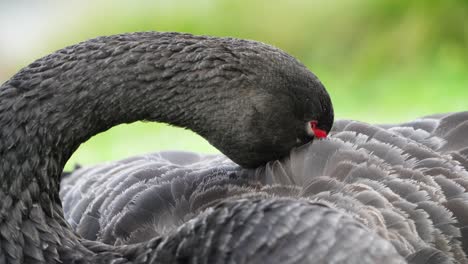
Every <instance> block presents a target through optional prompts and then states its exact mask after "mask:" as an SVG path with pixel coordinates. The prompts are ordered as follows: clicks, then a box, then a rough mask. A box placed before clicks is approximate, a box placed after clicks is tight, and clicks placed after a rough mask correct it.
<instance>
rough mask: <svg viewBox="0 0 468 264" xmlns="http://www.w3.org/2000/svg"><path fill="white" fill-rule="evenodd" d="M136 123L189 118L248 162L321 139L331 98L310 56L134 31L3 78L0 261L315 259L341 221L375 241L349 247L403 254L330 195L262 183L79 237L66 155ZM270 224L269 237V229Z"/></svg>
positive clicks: (186, 122) (369, 254)
mask: <svg viewBox="0 0 468 264" xmlns="http://www.w3.org/2000/svg"><path fill="white" fill-rule="evenodd" d="M137 120H148V121H160V122H166V123H169V124H172V125H175V126H180V127H185V128H189V129H191V130H193V131H195V132H196V133H198V134H200V135H202V136H203V137H205V138H206V139H207V140H208V141H209V142H210V143H211V144H212V145H213V146H215V147H217V148H218V149H219V150H220V151H221V152H223V153H224V154H225V155H226V156H227V157H229V159H230V160H232V162H235V163H236V164H238V165H235V166H236V171H239V168H241V167H240V166H242V167H243V168H246V169H243V170H245V171H246V173H247V172H249V171H252V169H248V168H256V167H258V166H261V165H263V164H265V163H266V162H268V161H270V160H276V159H279V158H282V157H285V156H287V155H288V153H289V151H290V150H291V149H292V148H293V147H295V146H299V145H302V144H304V143H306V142H308V141H310V140H311V139H312V138H314V137H323V136H325V134H326V133H327V132H329V130H330V129H331V126H332V124H333V108H332V104H331V101H330V97H329V95H328V93H327V92H326V90H325V88H324V87H323V85H322V84H321V83H320V81H319V80H318V79H317V77H316V76H315V75H313V74H312V73H311V72H310V71H309V70H307V68H306V67H305V66H303V65H302V64H301V63H300V62H298V61H297V60H296V59H294V58H293V57H291V56H289V55H288V54H286V53H284V52H283V51H281V50H279V49H276V48H274V47H271V46H269V45H266V44H262V43H259V42H254V41H247V40H239V39H233V38H214V37H206V36H193V35H190V34H180V33H159V32H142V33H127V34H120V35H114V36H106V37H98V38H95V39H92V40H88V41H85V42H82V43H79V44H76V45H73V46H70V47H67V48H64V49H61V50H59V51H57V52H55V53H52V54H50V55H48V56H45V57H43V58H41V59H39V60H37V61H35V62H33V63H32V64H30V65H29V66H27V67H25V68H23V69H22V70H20V71H19V72H18V73H17V74H15V75H14V76H13V77H12V78H11V79H9V80H8V81H6V82H5V83H4V84H2V85H1V87H0V124H1V126H0V159H1V161H0V164H1V165H0V166H1V167H0V182H1V185H2V186H1V189H0V200H1V201H2V202H1V203H0V263H224V262H232V263H252V262H257V263H261V262H264V263H272V262H279V261H281V262H283V263H298V262H302V263H307V262H311V261H313V260H314V259H317V257H316V256H314V255H313V254H311V251H310V250H312V249H315V248H317V247H316V246H317V245H320V244H321V242H322V241H325V240H330V239H331V238H333V237H332V236H330V232H336V231H337V230H338V232H339V230H342V232H343V233H346V234H351V235H352V234H354V236H353V237H354V239H359V240H362V241H367V245H369V246H370V247H362V248H360V249H356V250H354V251H353V252H354V253H356V252H358V253H362V254H361V255H362V256H366V257H365V259H367V262H369V263H371V262H373V261H375V260H387V259H395V258H394V256H396V251H395V250H394V248H393V247H392V245H391V244H390V243H388V242H387V241H386V240H384V239H382V238H381V237H379V236H378V235H377V234H375V233H373V232H371V231H370V230H369V229H368V228H366V227H365V226H364V225H362V224H360V223H359V222H357V221H355V220H354V219H353V218H352V217H351V216H347V215H345V214H343V213H341V212H339V211H338V210H335V209H333V208H330V207H329V206H327V205H326V204H325V203H321V202H318V201H315V202H314V201H310V200H307V199H294V198H288V197H284V198H277V197H269V196H267V195H266V194H262V193H259V194H258V195H256V194H253V195H251V196H249V197H246V196H245V197H241V198H240V199H237V200H226V201H223V202H221V203H218V204H216V205H213V206H212V207H207V208H206V210H204V211H203V213H202V214H200V215H199V216H197V217H196V218H193V219H191V220H189V221H186V222H184V223H183V224H182V225H181V226H180V227H178V229H177V230H176V231H174V232H168V233H163V234H161V236H157V237H153V238H151V239H149V240H147V241H144V242H140V243H135V244H129V245H109V244H105V243H102V242H100V241H93V240H90V239H86V238H84V237H82V236H81V235H79V234H78V233H77V232H74V231H73V230H72V228H71V227H70V225H69V224H68V222H67V221H66V220H65V218H64V215H63V209H62V205H61V201H60V197H59V189H60V178H61V173H62V171H63V167H64V164H65V163H66V161H67V160H68V158H69V157H70V155H71V154H72V153H73V152H74V151H75V150H76V148H77V147H78V146H79V145H80V144H81V143H82V142H84V141H86V140H87V139H88V138H90V137H91V136H93V135H94V134H96V133H99V132H101V131H104V130H106V129H109V128H110V127H112V126H114V125H117V124H120V123H130V122H134V121H137ZM232 164H233V163H231V165H232ZM239 165H240V166H239ZM220 166H221V168H220V169H221V170H222V166H224V165H222V164H220ZM207 169H209V168H207ZM211 170H212V171H216V170H218V165H217V164H216V163H214V164H212V167H211ZM221 174H222V172H221ZM247 174H248V173H247ZM231 177H233V178H235V177H236V174H232V175H231ZM207 180H208V181H209V180H210V179H207ZM182 184H183V183H182ZM82 187H83V188H86V187H85V186H82ZM177 187H183V185H179V186H177V184H175V185H174V188H177ZM174 190H175V189H174ZM181 191H183V190H181ZM288 211H290V212H291V213H293V214H296V215H297V216H300V221H298V220H297V219H296V220H295V221H291V219H290V218H289V217H287V215H285V214H284V212H288ZM330 223H333V225H334V226H335V229H330V231H328V230H329V229H328V228H327V227H328V225H330ZM219 226H223V227H228V228H230V229H231V231H232V232H230V233H227V232H226V230H222V229H219ZM277 227H281V228H277ZM213 228H214V229H213ZM266 231H268V234H269V236H270V237H269V238H267V237H264V236H261V234H262V233H264V232H266ZM307 234H309V235H307ZM291 241H294V242H298V243H301V245H302V246H301V247H296V246H295V245H293V244H291ZM330 242H332V244H334V245H338V244H339V243H338V242H334V239H333V240H331V241H330ZM230 243H235V244H237V243H240V244H237V245H235V247H232V246H230V245H229V244H230ZM286 245H290V246H292V247H293V248H292V249H288V248H287V247H286ZM317 249H318V248H317ZM322 252H323V250H322ZM354 253H353V254H354ZM348 255H349V256H348ZM323 257H324V258H325V257H326V256H325V255H324V256H323ZM336 257H337V258H341V259H342V258H349V259H350V260H354V261H355V262H356V263H357V262H358V261H359V259H361V258H362V257H358V256H357V255H352V254H351V255H350V254H347V253H346V252H343V254H340V255H339V256H338V255H336ZM393 262H394V263H397V262H395V261H393ZM388 263H391V262H388Z"/></svg>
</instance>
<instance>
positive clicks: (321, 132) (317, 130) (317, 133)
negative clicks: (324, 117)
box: [312, 128, 327, 138]
mask: <svg viewBox="0 0 468 264" xmlns="http://www.w3.org/2000/svg"><path fill="white" fill-rule="evenodd" d="M312 131H314V134H315V137H316V138H326V137H327V132H326V131H325V130H322V129H320V128H312Z"/></svg>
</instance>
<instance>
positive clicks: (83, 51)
mask: <svg viewBox="0 0 468 264" xmlns="http://www.w3.org/2000/svg"><path fill="white" fill-rule="evenodd" d="M203 39H204V38H203V37H194V36H189V35H180V34H174V33H155V32H148V33H135V34H126V35H117V36H111V37H101V38H97V39H94V40H91V41H87V42H83V43H80V44H77V45H75V46H71V47H68V48H65V49H63V50H60V51H58V52H56V53H54V54H52V55H49V56H47V57H44V58H42V59H39V60H38V61H36V62H34V63H33V64H31V65H30V66H28V67H27V68H25V69H23V70H21V71H20V72H19V73H17V74H16V75H15V76H14V77H13V78H11V79H10V80H9V81H7V82H6V83H4V84H3V85H2V86H1V88H0V124H1V126H2V127H1V128H0V182H1V189H0V198H2V199H4V200H5V199H6V202H3V203H1V206H0V207H1V208H0V218H1V219H10V220H11V221H13V222H12V223H6V222H5V221H3V222H1V223H0V228H1V227H2V226H4V225H5V224H8V225H10V226H13V228H16V227H17V226H19V225H21V223H23V222H24V220H25V219H28V218H30V214H31V212H32V211H33V210H36V209H37V210H39V211H40V214H41V215H43V216H44V218H45V222H43V223H41V224H42V225H44V226H47V225H50V224H51V222H49V221H52V220H50V219H53V221H52V223H56V224H57V225H59V226H62V227H64V229H63V230H61V231H57V232H58V233H57V236H58V237H60V236H62V238H61V239H67V235H63V232H64V233H67V234H68V233H71V231H68V230H67V224H66V222H65V221H64V220H63V213H62V209H61V206H60V200H59V197H58V190H59V181H60V175H61V172H62V169H63V167H64V165H65V163H66V161H67V160H68V158H69V157H70V156H71V154H72V153H73V152H74V151H75V150H76V148H77V147H78V146H79V145H80V144H81V143H82V142H84V141H86V140H87V139H88V138H90V137H91V136H93V135H95V134H97V133H99V132H101V131H104V130H107V129H109V128H110V127H112V126H115V125H117V124H120V123H129V122H134V121H137V120H145V119H146V120H152V121H161V122H168V123H171V124H173V125H177V126H182V127H187V126H188V124H191V128H192V129H193V130H195V131H197V130H198V131H202V130H203V129H207V128H205V123H206V122H207V121H206V120H205V119H204V115H201V114H199V112H200V107H204V105H203V101H207V100H210V101H211V102H210V105H209V107H208V109H206V111H210V109H216V108H222V107H219V106H217V104H223V103H225V102H224V98H223V97H220V98H219V97H218V98H217V100H211V99H212V98H210V95H209V94H210V93H209V92H207V91H210V90H212V89H215V88H220V87H221V86H220V85H219V83H220V82H221V81H222V80H223V79H224V78H229V79H230V80H231V81H234V82H239V83H240V82H244V81H247V80H246V79H245V78H247V77H246V76H245V75H239V74H238V71H240V69H237V68H236V67H235V62H236V61H237V60H236V57H235V54H232V56H230V58H223V59H218V58H216V57H215V56H212V57H211V58H210V57H207V56H206V54H204V52H206V50H207V49H209V48H214V47H210V46H209V43H208V44H207V43H204V44H200V40H203ZM226 54H227V55H226ZM182 55H183V56H182ZM228 55H229V53H225V54H223V56H228ZM176 62H177V63H176ZM230 63H231V64H232V65H231V66H230ZM221 66H225V67H226V68H229V67H230V69H231V70H232V71H231V70H230V71H227V70H226V71H220V70H219V67H221ZM228 66H229V67H228ZM201 73H203V74H201ZM230 74H231V75H233V76H234V74H236V76H238V77H235V78H234V77H232V76H229V75H230ZM232 93H234V91H232ZM202 94H204V96H203V97H202ZM222 94H223V95H224V96H227V97H228V96H230V95H231V94H230V92H228V91H226V92H224V93H222ZM218 95H219V93H218ZM17 207H22V208H21V210H20V209H18V210H19V211H18V215H17V216H15V218H14V219H12V218H11V217H8V216H7V214H8V213H9V212H11V210H16V209H15V208H17ZM39 229H40V228H39ZM49 229H50V228H49ZM2 230H3V229H2ZM51 230H52V229H51ZM60 232H62V233H60ZM73 237H74V236H72V237H71V238H69V239H72V240H75V242H76V241H77V240H76V237H75V238H73ZM9 239H11V238H10V237H3V234H0V242H2V241H3V242H5V241H7V240H9ZM6 243H7V242H6ZM11 243H13V242H11ZM57 243H58V244H57V247H59V246H58V245H59V244H60V243H59V242H58V241H57ZM18 254H19V253H18ZM25 254H26V253H25Z"/></svg>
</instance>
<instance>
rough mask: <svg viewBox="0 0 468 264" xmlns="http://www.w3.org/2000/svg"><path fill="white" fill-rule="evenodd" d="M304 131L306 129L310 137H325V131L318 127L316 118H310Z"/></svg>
mask: <svg viewBox="0 0 468 264" xmlns="http://www.w3.org/2000/svg"><path fill="white" fill-rule="evenodd" d="M306 131H307V134H308V135H309V136H311V137H316V138H326V137H327V132H326V131H325V130H322V129H320V128H318V122H317V121H316V120H312V121H310V122H308V123H307V125H306Z"/></svg>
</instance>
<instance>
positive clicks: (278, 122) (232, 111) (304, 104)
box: [201, 53, 334, 168]
mask: <svg viewBox="0 0 468 264" xmlns="http://www.w3.org/2000/svg"><path fill="white" fill-rule="evenodd" d="M246 61H248V63H247V66H248V68H249V73H250V74H251V75H249V78H250V79H249V81H248V82H244V83H242V84H241V85H239V86H242V87H243V88H239V86H236V87H231V88H228V89H230V90H236V91H237V92H236V93H235V94H233V95H232V100H227V101H226V102H224V103H223V107H221V108H222V109H223V112H222V113H221V116H222V117H221V118H220V117H219V116H217V117H218V119H217V129H214V130H211V131H204V133H201V134H202V136H204V137H205V138H207V139H208V141H209V142H210V143H211V144H212V145H214V146H215V147H217V148H218V149H219V150H220V151H221V152H223V153H224V154H225V155H226V156H228V157H229V158H230V159H231V160H233V161H234V162H236V163H237V164H239V165H241V166H242V167H245V168H256V167H258V166H261V165H264V164H266V163H267V162H269V161H271V160H276V159H281V158H283V157H285V156H287V155H289V152H290V151H291V149H292V148H294V147H297V146H300V145H303V144H306V143H308V142H311V141H313V140H316V139H318V138H322V137H325V136H326V134H327V133H328V132H329V131H330V130H331V127H332V125H333V119H334V112H333V106H332V103H331V99H330V96H329V94H328V93H327V91H326V90H325V87H324V86H323V84H322V83H321V82H320V81H319V80H318V78H317V77H316V76H315V75H314V74H313V73H312V72H310V71H309V70H308V69H307V68H306V67H305V66H304V65H303V64H301V63H300V62H298V61H297V60H296V59H295V58H293V57H291V56H289V55H287V54H286V53H280V55H278V53H273V54H272V53H266V54H263V56H260V58H259V57H254V58H247V59H246ZM252 73H253V74H252ZM212 114H213V115H217V114H216V113H214V112H213V113H212Z"/></svg>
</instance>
